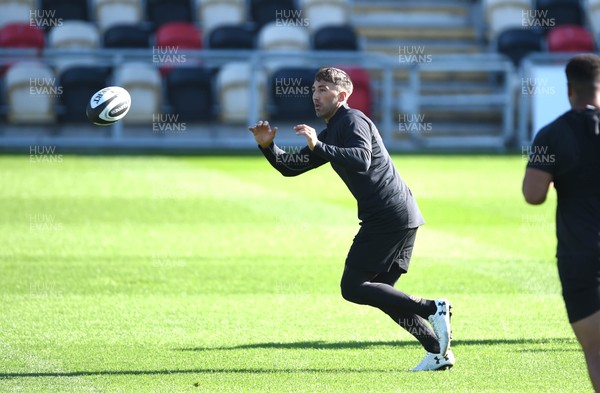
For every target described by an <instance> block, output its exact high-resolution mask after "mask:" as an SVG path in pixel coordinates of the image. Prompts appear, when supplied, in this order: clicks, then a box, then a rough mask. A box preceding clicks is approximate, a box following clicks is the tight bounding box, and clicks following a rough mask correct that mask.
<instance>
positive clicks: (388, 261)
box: [346, 226, 418, 273]
mask: <svg viewBox="0 0 600 393" xmlns="http://www.w3.org/2000/svg"><path fill="white" fill-rule="evenodd" d="M417 229H418V228H410V229H401V230H395V231H390V232H373V231H370V229H369V227H368V226H363V227H361V228H360V230H359V231H358V233H357V234H356V236H355V237H354V242H353V243H352V246H351V247H350V251H349V252H348V256H347V257H346V265H348V266H351V267H354V268H358V269H361V270H363V271H368V272H375V273H381V272H387V271H389V270H390V268H391V267H392V264H394V263H397V264H398V265H399V266H400V269H401V270H402V271H403V272H404V273H406V272H407V271H408V265H409V263H410V258H411V256H412V251H413V246H414V244H415V239H416V236H417Z"/></svg>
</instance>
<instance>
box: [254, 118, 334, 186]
mask: <svg viewBox="0 0 600 393" xmlns="http://www.w3.org/2000/svg"><path fill="white" fill-rule="evenodd" d="M249 130H250V131H251V132H252V134H253V135H254V139H255V140H256V142H257V143H258V146H259V148H260V150H261V152H262V153H263V155H264V156H265V157H266V159H267V160H268V161H269V163H270V164H271V165H272V166H273V168H275V169H277V170H278V171H279V172H280V173H281V174H282V175H283V176H298V175H300V174H301V173H304V172H307V171H309V170H311V169H314V168H317V167H319V166H321V165H323V164H325V163H326V162H327V161H326V160H324V159H322V158H321V157H319V156H317V155H315V154H314V153H313V152H312V151H311V149H309V147H308V146H306V147H304V148H302V149H300V150H299V151H297V152H286V151H285V150H283V149H280V148H279V147H278V146H277V145H276V144H275V143H274V142H273V141H274V139H275V134H276V133H277V127H273V128H271V127H270V126H269V122H267V121H259V122H258V123H256V125H255V126H254V127H249Z"/></svg>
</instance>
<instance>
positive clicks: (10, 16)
mask: <svg viewBox="0 0 600 393" xmlns="http://www.w3.org/2000/svg"><path fill="white" fill-rule="evenodd" d="M35 10H36V2H35V0H8V1H1V2H0V27H2V26H4V25H6V24H9V23H14V22H23V23H29V22H30V20H31V12H32V11H35Z"/></svg>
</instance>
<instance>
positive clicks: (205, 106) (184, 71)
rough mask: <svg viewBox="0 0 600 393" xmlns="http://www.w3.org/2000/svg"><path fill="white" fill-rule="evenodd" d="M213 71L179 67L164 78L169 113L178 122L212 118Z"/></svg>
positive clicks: (213, 103)
mask: <svg viewBox="0 0 600 393" xmlns="http://www.w3.org/2000/svg"><path fill="white" fill-rule="evenodd" d="M212 79H213V71H211V70H208V69H205V68H190V67H181V68H175V69H173V70H172V71H171V72H170V73H169V74H168V75H167V77H166V81H165V82H166V90H167V99H168V101H169V104H170V106H171V113H174V114H177V115H178V119H179V121H183V122H193V121H210V120H212V119H213V117H214V105H215V102H214V95H213V88H212Z"/></svg>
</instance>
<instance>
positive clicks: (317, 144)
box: [294, 123, 371, 172]
mask: <svg viewBox="0 0 600 393" xmlns="http://www.w3.org/2000/svg"><path fill="white" fill-rule="evenodd" d="M368 127H369V126H368V124H366V123H365V124H364V125H363V124H360V125H356V126H355V125H354V124H350V125H349V126H348V132H346V133H345V140H344V145H343V146H334V145H329V144H326V143H323V142H322V141H320V140H319V139H318V138H317V134H316V132H315V129H314V128H312V127H309V126H307V125H306V124H299V125H297V126H296V127H294V130H296V134H298V135H302V136H304V137H306V142H307V144H308V147H309V148H310V149H311V150H312V151H313V152H314V153H315V154H316V155H317V156H319V157H321V158H322V159H324V160H326V161H331V162H334V163H337V164H340V165H342V166H344V167H346V168H348V169H350V170H352V171H356V172H364V171H366V170H368V169H369V167H370V166H371V139H370V138H371V130H370V129H369V128H368Z"/></svg>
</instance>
